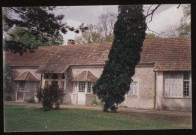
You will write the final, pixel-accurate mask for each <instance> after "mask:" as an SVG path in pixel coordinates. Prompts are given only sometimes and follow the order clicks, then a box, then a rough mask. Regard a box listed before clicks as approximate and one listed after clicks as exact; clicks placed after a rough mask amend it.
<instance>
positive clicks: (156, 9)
mask: <svg viewBox="0 0 196 135" xmlns="http://www.w3.org/2000/svg"><path fill="white" fill-rule="evenodd" d="M160 6H161V4H158V5H157V6H156V7H155V8H154V9H153V10H152V12H151V13H149V14H147V15H146V16H145V17H146V18H147V17H148V16H150V15H151V19H150V21H149V22H151V21H152V17H153V14H154V12H155V11H156V10H157V9H158V7H160ZM150 8H151V7H150Z"/></svg>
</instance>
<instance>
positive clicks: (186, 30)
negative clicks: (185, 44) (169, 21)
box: [160, 5, 191, 37]
mask: <svg viewBox="0 0 196 135" xmlns="http://www.w3.org/2000/svg"><path fill="white" fill-rule="evenodd" d="M190 15H191V12H190V5H188V6H186V7H184V9H183V17H182V18H181V20H180V23H179V24H175V25H169V26H167V27H166V28H165V30H164V31H162V32H161V33H160V35H161V36H162V37H187V36H190V35H191V23H190Z"/></svg>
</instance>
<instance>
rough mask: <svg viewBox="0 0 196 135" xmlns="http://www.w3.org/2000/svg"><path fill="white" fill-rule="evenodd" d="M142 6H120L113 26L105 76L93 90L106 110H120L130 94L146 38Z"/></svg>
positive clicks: (104, 71) (102, 76)
mask: <svg viewBox="0 0 196 135" xmlns="http://www.w3.org/2000/svg"><path fill="white" fill-rule="evenodd" d="M142 8H143V6H142V5H121V6H119V7H118V10H119V15H118V19H117V21H116V23H115V25H114V41H113V44H112V48H111V50H110V52H109V56H108V61H107V62H106V64H105V66H104V70H103V73H102V75H101V77H100V78H99V80H98V81H97V83H96V84H95V85H94V87H93V92H94V94H97V96H98V98H99V99H100V100H101V101H102V102H104V109H103V111H108V109H110V110H111V111H113V112H115V111H117V105H118V104H120V103H121V102H123V101H124V99H125V94H126V93H127V92H128V91H129V87H130V83H131V82H132V79H131V77H132V76H133V75H134V73H135V66H136V65H137V64H138V62H139V61H140V52H141V50H142V49H141V47H142V45H143V41H144V39H145V31H146V22H145V16H144V15H143V13H142V12H143V9H142Z"/></svg>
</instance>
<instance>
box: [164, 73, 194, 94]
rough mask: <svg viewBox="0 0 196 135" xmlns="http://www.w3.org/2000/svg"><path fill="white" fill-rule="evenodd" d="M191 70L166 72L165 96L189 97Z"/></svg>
mask: <svg viewBox="0 0 196 135" xmlns="http://www.w3.org/2000/svg"><path fill="white" fill-rule="evenodd" d="M190 75H191V74H190V72H164V96H165V97H189V96H190V94H191V81H190V79H191V77H190Z"/></svg>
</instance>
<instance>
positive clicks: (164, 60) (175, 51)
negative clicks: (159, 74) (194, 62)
mask: <svg viewBox="0 0 196 135" xmlns="http://www.w3.org/2000/svg"><path fill="white" fill-rule="evenodd" d="M150 62H152V63H155V71H186V70H187V71H190V70H191V39H190V38H163V39H154V40H145V41H144V45H143V51H142V53H141V60H140V63H150Z"/></svg>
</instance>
